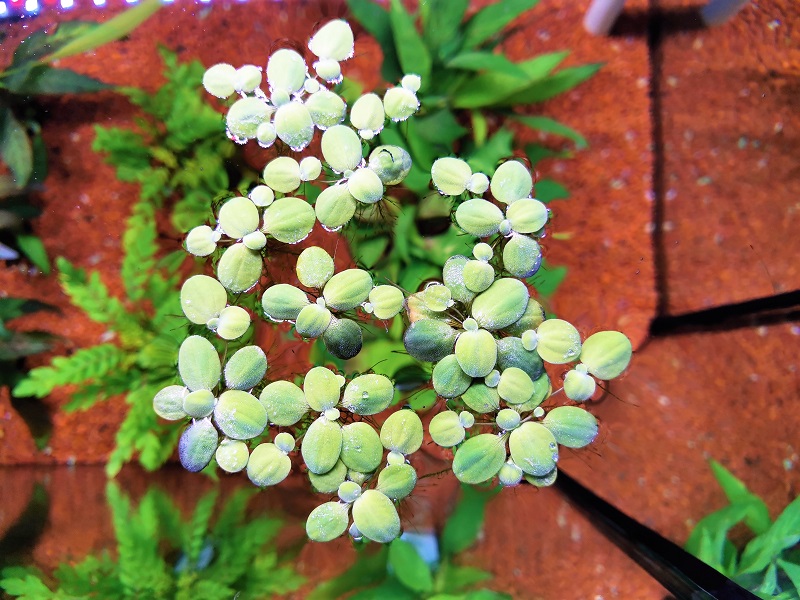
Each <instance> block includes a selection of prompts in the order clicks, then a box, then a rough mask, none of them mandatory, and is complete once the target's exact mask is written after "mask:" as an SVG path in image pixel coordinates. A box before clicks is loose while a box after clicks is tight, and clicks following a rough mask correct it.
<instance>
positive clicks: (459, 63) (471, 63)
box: [447, 52, 528, 79]
mask: <svg viewBox="0 0 800 600" xmlns="http://www.w3.org/2000/svg"><path fill="white" fill-rule="evenodd" d="M447 66H448V67H449V68H451V69H465V70H467V71H494V72H497V73H502V74H504V75H510V76H511V77H517V78H520V79H527V77H528V74H527V73H526V72H525V70H524V69H522V68H520V67H519V66H518V65H516V64H515V63H513V62H511V61H510V60H508V58H506V56H505V55H504V54H494V53H492V52H465V53H463V54H459V55H458V56H456V57H455V58H452V59H451V60H450V61H449V62H448V63H447Z"/></svg>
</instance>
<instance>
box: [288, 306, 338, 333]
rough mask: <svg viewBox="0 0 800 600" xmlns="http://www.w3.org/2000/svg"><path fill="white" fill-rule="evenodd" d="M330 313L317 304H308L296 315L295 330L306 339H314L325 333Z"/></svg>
mask: <svg viewBox="0 0 800 600" xmlns="http://www.w3.org/2000/svg"><path fill="white" fill-rule="evenodd" d="M331 318H332V315H331V311H329V310H328V309H327V308H325V307H324V306H320V305H319V304H309V305H308V306H305V307H303V310H301V311H300V313H299V314H298V315H297V322H296V323H295V329H296V330H297V333H298V334H299V335H300V336H301V337H304V338H306V339H314V338H318V337H319V336H321V335H322V334H323V333H325V330H326V329H328V326H329V325H330V323H331Z"/></svg>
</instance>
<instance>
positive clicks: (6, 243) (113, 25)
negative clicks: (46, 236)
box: [0, 0, 161, 273]
mask: <svg viewBox="0 0 800 600" xmlns="http://www.w3.org/2000/svg"><path fill="white" fill-rule="evenodd" d="M160 5H161V4H160V2H159V1H158V0H147V1H145V2H142V3H141V4H140V5H139V6H137V7H135V8H133V9H131V10H128V11H126V12H124V13H122V14H120V15H118V16H117V17H115V18H113V19H111V20H109V21H107V22H106V23H104V24H102V25H100V24H97V23H89V22H85V21H70V22H66V23H61V24H59V25H58V27H57V28H56V29H55V31H54V32H52V33H47V32H46V31H45V30H43V29H40V30H38V31H35V32H34V33H32V34H31V35H30V36H28V37H27V38H25V39H24V40H23V41H22V42H21V43H20V44H19V46H18V47H17V49H16V50H15V51H14V55H13V57H12V60H11V64H10V65H9V66H8V67H7V68H6V69H4V70H3V71H0V158H2V160H3V162H4V163H5V165H6V166H7V167H8V169H9V171H10V172H11V177H10V178H9V177H4V178H2V180H1V181H0V233H5V234H7V235H5V236H4V238H3V239H2V240H0V260H14V259H16V258H18V257H19V252H22V253H23V254H24V255H25V256H26V257H27V258H28V259H29V260H30V261H31V262H32V263H33V264H35V265H36V266H37V267H38V268H39V269H40V270H41V271H43V272H45V273H47V272H49V271H50V265H49V263H48V260H47V254H46V253H45V250H44V246H43V245H42V242H41V240H40V239H39V238H37V237H36V236H34V235H32V234H31V233H29V231H28V230H27V229H26V226H25V220H26V219H30V218H32V217H35V216H37V215H38V214H39V209H38V208H36V207H35V206H33V205H32V204H31V202H30V199H29V197H28V196H29V194H30V193H31V192H33V191H35V190H36V189H37V188H38V187H40V186H41V185H42V184H43V182H44V179H45V177H46V175H47V151H46V148H45V145H44V141H43V139H42V127H41V125H40V123H39V121H40V118H41V116H42V115H41V107H40V106H39V105H38V104H37V103H36V102H32V100H33V99H35V98H42V97H47V96H59V95H63V94H78V93H88V92H98V91H102V90H107V89H111V87H112V86H109V85H108V84H105V83H103V82H102V81H99V80H97V79H94V78H92V77H87V76H85V75H81V74H80V73H76V72H75V71H73V70H71V69H66V68H61V67H54V66H53V65H52V63H53V62H54V61H57V60H59V59H62V58H66V57H68V56H73V55H76V54H81V53H83V52H88V51H90V50H93V49H95V48H97V47H98V46H101V45H103V44H106V43H108V42H112V41H114V40H118V39H119V38H121V37H123V36H125V35H127V34H128V33H130V32H131V31H132V30H133V29H134V28H135V27H137V26H138V25H139V24H140V23H142V22H143V21H144V20H145V19H147V18H148V17H150V16H151V15H152V14H153V13H154V12H155V11H156V10H158V8H159V7H160ZM9 236H10V239H9ZM18 251H19V252H18Z"/></svg>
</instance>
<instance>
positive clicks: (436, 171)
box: [431, 157, 472, 196]
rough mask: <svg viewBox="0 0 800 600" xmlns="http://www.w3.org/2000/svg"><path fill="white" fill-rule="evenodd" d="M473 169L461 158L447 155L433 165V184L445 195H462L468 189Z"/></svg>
mask: <svg viewBox="0 0 800 600" xmlns="http://www.w3.org/2000/svg"><path fill="white" fill-rule="evenodd" d="M470 177H472V169H470V167H469V165H468V164H467V163H466V161H463V160H461V159H460V158H452V157H445V158H439V159H437V160H436V161H434V163H433V166H432V167H431V178H432V179H433V185H434V186H435V187H436V189H437V190H438V191H439V193H440V194H442V195H443V196H460V195H461V194H463V193H464V192H465V191H466V190H467V184H468V183H469V179H470Z"/></svg>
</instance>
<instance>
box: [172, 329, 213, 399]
mask: <svg viewBox="0 0 800 600" xmlns="http://www.w3.org/2000/svg"><path fill="white" fill-rule="evenodd" d="M178 372H179V373H180V376H181V379H182V380H183V383H184V384H185V385H186V387H187V388H189V390H191V391H195V390H212V389H214V387H215V386H216V385H217V384H218V383H219V377H220V375H221V374H222V365H220V361H219V354H217V350H216V349H215V348H214V346H213V345H212V344H211V342H209V341H208V340H207V339H205V338H204V337H201V336H199V335H192V336H189V337H188V338H186V339H185V340H184V341H183V343H182V344H181V347H180V350H179V351H178Z"/></svg>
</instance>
